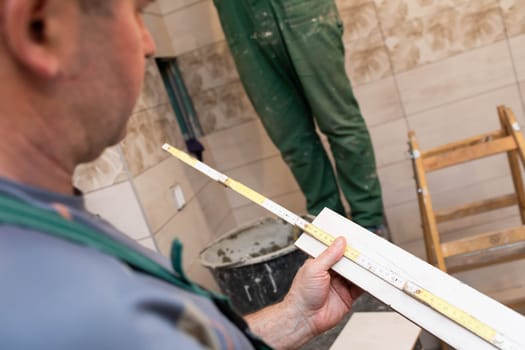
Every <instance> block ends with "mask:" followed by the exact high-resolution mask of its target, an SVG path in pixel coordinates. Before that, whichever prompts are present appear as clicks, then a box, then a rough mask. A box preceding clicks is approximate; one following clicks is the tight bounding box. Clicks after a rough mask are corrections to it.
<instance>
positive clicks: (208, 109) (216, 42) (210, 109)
mask: <svg viewBox="0 0 525 350" xmlns="http://www.w3.org/2000/svg"><path fill="white" fill-rule="evenodd" d="M338 5H339V8H340V14H341V18H342V20H343V22H344V28H345V36H344V44H345V48H346V69H347V73H348V75H349V76H350V78H351V80H352V84H353V86H354V90H355V93H356V95H357V97H358V100H359V102H360V104H361V109H362V111H363V114H364V117H365V119H366V122H367V124H368V126H369V128H370V132H371V135H372V140H373V143H374V148H375V150H376V157H377V163H378V168H379V174H380V178H381V181H382V185H383V190H384V203H385V207H386V214H387V218H388V222H389V225H390V229H391V231H392V235H393V238H394V240H395V242H396V243H397V244H399V245H400V246H402V247H405V248H407V249H409V250H411V251H412V252H414V253H416V254H419V255H423V245H422V233H421V224H420V220H419V210H418V207H417V200H416V192H415V185H414V180H413V171H412V166H411V161H410V158H409V154H408V146H407V132H408V130H410V129H413V130H415V131H416V133H417V136H418V138H419V142H420V144H421V146H422V147H423V148H429V147H433V146H437V145H440V144H444V143H447V142H450V141H454V140H458V139H462V138H465V137H468V136H473V135H476V134H478V133H483V132H487V131H491V130H493V129H496V128H498V119H497V115H496V109H495V108H496V106H497V105H498V104H507V105H508V106H510V107H511V108H512V109H513V110H514V111H515V113H516V114H517V115H518V117H519V119H520V121H521V122H523V121H524V120H525V119H524V101H525V63H524V62H525V0H481V1H474V0H439V1H438V0H427V1H419V0H339V1H338ZM154 16H156V18H157V19H159V18H160V19H162V20H163V22H164V27H163V28H164V29H163V30H164V32H162V33H160V34H159V37H162V36H163V35H165V33H167V35H168V36H169V39H167V40H166V41H165V42H163V43H161V45H160V46H161V50H162V51H166V52H168V51H169V54H167V56H173V55H175V56H177V57H178V59H179V63H180V65H181V70H182V73H183V75H184V78H185V81H186V83H187V85H188V87H189V90H190V93H191V95H192V98H193V100H194V103H195V106H196V109H197V112H198V114H199V117H200V120H201V123H202V125H203V128H204V130H205V132H206V137H205V138H204V142H205V144H206V146H207V151H206V157H207V161H208V162H210V163H211V164H212V165H214V166H216V167H218V168H219V169H220V170H221V171H224V172H226V173H228V174H229V175H231V176H233V177H235V178H237V179H238V180H240V181H242V182H245V183H246V184H248V185H250V186H252V187H254V188H255V189H257V190H259V191H261V192H263V193H265V194H266V195H268V196H269V197H271V198H273V199H275V200H276V201H278V202H280V203H281V204H283V205H285V206H287V207H288V208H289V209H291V210H293V211H297V212H301V211H304V210H305V204H304V199H303V196H302V194H301V192H300V191H299V190H298V188H297V185H296V183H295V181H294V180H293V178H292V176H291V175H290V172H289V171H288V169H287V167H286V166H285V165H284V163H283V162H282V160H281V159H280V156H279V154H278V151H277V150H276V149H275V147H274V146H273V145H272V144H271V142H270V141H269V140H268V137H267V136H266V133H265V131H264V129H263V128H262V126H261V124H260V122H259V121H258V119H257V117H256V114H255V113H254V111H253V109H252V108H251V106H250V104H249V103H248V100H247V97H246V95H245V94H244V93H243V91H242V88H241V85H240V83H239V78H238V76H237V73H236V72H235V69H234V66H233V61H232V59H231V56H230V54H229V51H228V49H227V45H226V43H225V41H224V36H223V34H222V32H221V30H220V25H219V22H218V19H217V15H216V13H215V10H214V8H213V2H212V1H211V0H178V1H174V0H159V1H158V7H157V8H156V9H155V11H153V12H152V14H151V17H154ZM163 33H164V34H163ZM165 47H168V48H169V49H165ZM161 55H162V54H161ZM507 168H508V167H507V165H506V160H505V159H504V158H503V157H494V158H489V159H486V160H483V161H479V162H475V163H471V164H466V165H463V166H459V167H455V168H451V169H447V170H442V171H438V172H436V173H433V174H431V176H430V177H429V182H430V187H431V193H432V194H433V199H434V202H435V207H437V208H439V207H443V206H449V205H453V204H457V203H461V202H466V201H471V200H475V199H479V198H486V197H488V196H489V195H492V194H498V193H501V192H505V191H509V192H510V191H511V189H512V187H511V183H510V177H509V173H508V170H507ZM214 191H218V192H220V193H221V195H222V194H223V192H221V191H220V190H218V189H216V188H215V186H214V184H207V185H205V187H204V188H203V190H202V191H201V192H200V194H201V195H202V196H204V197H206V195H205V193H210V194H209V198H215V197H216V195H215V194H214ZM225 198H226V200H227V203H228V204H229V208H228V209H226V210H225V209H224V208H221V210H219V211H218V212H216V211H214V210H210V209H209V208H208V206H210V204H207V206H204V207H202V211H203V213H204V216H205V217H206V219H207V220H210V221H211V222H214V223H217V225H218V226H216V230H215V231H213V232H214V233H220V232H224V231H225V230H227V229H228V228H231V227H234V225H238V224H240V223H242V222H244V221H247V220H250V219H253V218H255V217H258V216H261V215H266V212H264V211H263V210H261V209H259V208H257V207H256V206H255V205H252V204H250V203H248V202H247V201H245V200H243V199H242V198H239V197H238V196H237V195H235V194H233V193H230V192H226V194H225ZM518 219H519V218H518V214H517V210H515V209H505V210H500V211H498V212H494V213H490V214H486V215H480V216H478V217H474V218H470V219H464V220H459V221H456V222H451V223H448V224H446V225H442V226H441V229H442V232H444V234H445V238H446V239H448V238H451V237H458V236H461V235H464V234H465V232H467V233H469V232H481V231H486V230H491V229H495V228H497V227H498V225H499V226H501V225H504V226H508V225H513V224H516V225H517V224H519V220H518ZM523 267H524V266H523V263H514V264H508V265H505V266H503V267H499V268H488V269H484V270H482V271H481V272H476V273H472V272H471V273H463V274H461V275H459V276H460V277H461V278H462V279H464V280H465V281H468V282H469V283H472V284H473V285H475V286H476V287H478V288H480V289H482V290H485V291H487V292H493V291H496V290H497V289H500V288H507V287H508V288H509V289H510V288H512V287H514V286H515V285H516V284H521V281H523V280H524V278H523V277H524V276H523V273H521V272H519V271H524V269H523ZM502 272H504V273H502ZM493 276H498V277H493Z"/></svg>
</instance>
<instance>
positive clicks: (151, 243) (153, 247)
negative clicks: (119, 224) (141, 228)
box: [138, 237, 157, 252]
mask: <svg viewBox="0 0 525 350" xmlns="http://www.w3.org/2000/svg"><path fill="white" fill-rule="evenodd" d="M138 242H139V244H141V245H142V246H144V247H146V248H148V249H151V250H153V251H154V252H156V251H157V246H156V245H155V241H153V238H151V237H148V238H144V239H141V240H139V241H138Z"/></svg>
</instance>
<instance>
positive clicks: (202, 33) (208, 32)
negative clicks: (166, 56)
mask: <svg viewBox="0 0 525 350" xmlns="http://www.w3.org/2000/svg"><path fill="white" fill-rule="evenodd" d="M160 5H161V7H162V8H163V10H164V11H165V13H166V10H165V8H164V6H163V3H161V4H160ZM164 22H165V23H166V29H167V30H168V33H169V35H170V36H171V39H172V45H173V49H174V51H175V54H176V55H180V54H183V53H185V52H189V51H192V50H195V49H197V48H200V47H203V46H206V45H208V44H212V43H214V42H217V41H221V40H224V34H223V32H222V28H221V24H220V22H219V18H218V16H217V11H216V9H215V7H214V5H213V1H211V0H204V1H199V2H195V4H194V5H192V6H187V7H184V8H183V9H181V10H180V11H174V12H169V11H168V12H167V14H166V16H165V17H164Z"/></svg>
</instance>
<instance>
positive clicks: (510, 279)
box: [454, 260, 525, 295]
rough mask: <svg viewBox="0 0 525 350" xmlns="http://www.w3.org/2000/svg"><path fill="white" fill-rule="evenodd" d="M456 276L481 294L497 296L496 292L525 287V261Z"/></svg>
mask: <svg viewBox="0 0 525 350" xmlns="http://www.w3.org/2000/svg"><path fill="white" fill-rule="evenodd" d="M454 276H455V277H457V278H458V279H459V280H461V281H463V282H465V283H466V284H468V285H469V286H471V287H473V288H475V289H477V290H479V291H481V292H484V293H487V294H489V295H490V294H496V292H501V291H502V290H505V289H510V288H512V287H517V286H522V285H523V281H524V280H525V260H520V261H515V262H511V263H506V264H499V265H493V266H489V267H485V268H482V269H476V270H472V271H465V272H461V273H457V274H455V275H454Z"/></svg>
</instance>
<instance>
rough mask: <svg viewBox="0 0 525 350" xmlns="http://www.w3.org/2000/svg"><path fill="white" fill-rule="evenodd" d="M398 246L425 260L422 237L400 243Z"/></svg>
mask: <svg viewBox="0 0 525 350" xmlns="http://www.w3.org/2000/svg"><path fill="white" fill-rule="evenodd" d="M421 237H423V236H421ZM399 246H400V247H401V248H403V249H404V250H406V251H407V252H410V253H412V254H413V255H415V256H417V257H418V258H420V259H421V260H424V261H426V252H425V242H424V241H423V238H421V239H418V240H415V241H411V242H406V243H402V244H400V245H399Z"/></svg>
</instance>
